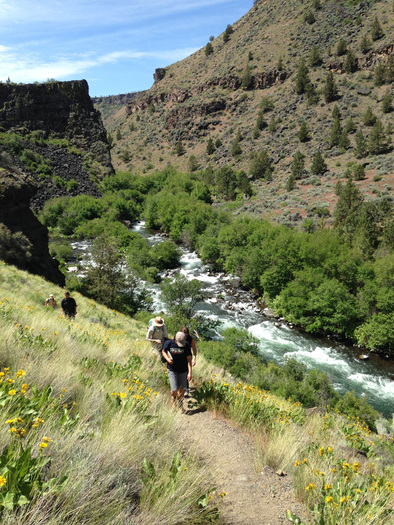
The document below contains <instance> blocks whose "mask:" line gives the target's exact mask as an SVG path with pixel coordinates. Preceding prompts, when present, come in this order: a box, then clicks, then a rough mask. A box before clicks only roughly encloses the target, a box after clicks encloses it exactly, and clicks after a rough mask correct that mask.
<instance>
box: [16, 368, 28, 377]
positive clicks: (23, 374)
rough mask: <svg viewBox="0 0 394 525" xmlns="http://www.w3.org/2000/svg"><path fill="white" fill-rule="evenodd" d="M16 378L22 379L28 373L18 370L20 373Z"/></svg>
mask: <svg viewBox="0 0 394 525" xmlns="http://www.w3.org/2000/svg"><path fill="white" fill-rule="evenodd" d="M15 375H16V377H22V376H25V375H26V372H25V371H24V370H22V369H20V370H18V372H17V373H16V374H15Z"/></svg>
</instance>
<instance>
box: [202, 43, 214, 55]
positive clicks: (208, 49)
mask: <svg viewBox="0 0 394 525" xmlns="http://www.w3.org/2000/svg"><path fill="white" fill-rule="evenodd" d="M204 52H205V56H206V57H208V56H209V55H212V53H213V46H212V44H211V42H208V43H207V45H206V46H205V50H204Z"/></svg>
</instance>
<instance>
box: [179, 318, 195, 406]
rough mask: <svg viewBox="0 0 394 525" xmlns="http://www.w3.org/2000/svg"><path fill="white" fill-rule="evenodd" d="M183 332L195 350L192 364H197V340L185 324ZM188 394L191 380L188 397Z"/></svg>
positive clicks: (187, 390)
mask: <svg viewBox="0 0 394 525" xmlns="http://www.w3.org/2000/svg"><path fill="white" fill-rule="evenodd" d="M181 332H183V333H184V334H185V335H186V341H187V342H188V343H189V345H190V346H191V349H192V352H193V359H192V366H196V357H197V346H196V341H195V339H194V337H193V336H192V335H190V331H189V328H188V327H187V326H183V327H182V330H181ZM188 395H189V381H187V385H186V393H185V397H187V396H188Z"/></svg>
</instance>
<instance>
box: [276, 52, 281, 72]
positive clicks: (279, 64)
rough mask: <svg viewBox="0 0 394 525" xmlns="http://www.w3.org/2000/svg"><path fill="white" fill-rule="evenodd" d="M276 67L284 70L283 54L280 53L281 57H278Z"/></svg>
mask: <svg viewBox="0 0 394 525" xmlns="http://www.w3.org/2000/svg"><path fill="white" fill-rule="evenodd" d="M276 69H277V70H278V71H282V70H283V58H282V55H280V57H279V59H278V63H277V65H276Z"/></svg>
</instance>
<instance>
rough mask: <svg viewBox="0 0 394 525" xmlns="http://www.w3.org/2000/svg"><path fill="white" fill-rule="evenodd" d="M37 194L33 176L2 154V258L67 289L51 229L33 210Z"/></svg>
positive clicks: (0, 192) (0, 206) (0, 200)
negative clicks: (51, 247) (51, 241)
mask: <svg viewBox="0 0 394 525" xmlns="http://www.w3.org/2000/svg"><path fill="white" fill-rule="evenodd" d="M36 191H37V184H36V183H35V182H34V180H33V179H32V177H30V176H28V175H26V174H24V173H21V172H20V171H19V170H18V169H17V168H16V167H15V166H14V165H13V164H12V160H11V159H10V158H9V157H8V155H7V154H5V153H4V152H1V155H0V253H1V258H2V259H3V260H5V261H6V262H8V263H10V264H15V265H16V266H18V267H19V268H21V269H23V270H28V271H29V272H31V273H34V274H38V275H42V276H44V277H46V278H47V279H49V280H50V281H52V282H54V283H56V284H58V285H60V286H64V283H65V279H64V275H63V274H62V273H61V272H60V270H59V263H58V262H57V261H56V260H54V259H52V257H51V256H50V254H49V249H48V230H47V228H46V227H45V226H43V225H42V224H41V223H40V222H39V220H38V219H37V218H36V217H35V215H34V213H33V212H32V210H31V209H30V207H29V202H30V199H31V197H32V196H33V195H34V193H35V192H36Z"/></svg>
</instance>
